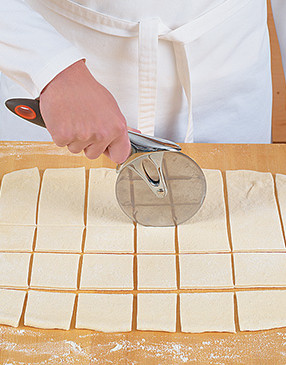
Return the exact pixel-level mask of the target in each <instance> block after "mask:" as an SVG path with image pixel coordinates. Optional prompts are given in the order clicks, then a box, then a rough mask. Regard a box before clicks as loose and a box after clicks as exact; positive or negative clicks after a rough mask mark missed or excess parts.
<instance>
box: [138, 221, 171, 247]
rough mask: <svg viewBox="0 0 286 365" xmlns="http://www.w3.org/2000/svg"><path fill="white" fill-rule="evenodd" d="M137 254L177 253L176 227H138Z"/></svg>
mask: <svg viewBox="0 0 286 365" xmlns="http://www.w3.org/2000/svg"><path fill="white" fill-rule="evenodd" d="M137 252H139V253H175V227H145V226H141V225H140V224H138V225H137Z"/></svg>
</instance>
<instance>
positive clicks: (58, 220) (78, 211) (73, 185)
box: [38, 167, 85, 226]
mask: <svg viewBox="0 0 286 365" xmlns="http://www.w3.org/2000/svg"><path fill="white" fill-rule="evenodd" d="M84 199H85V169H84V167H77V168H63V169H47V170H45V172H44V176H43V181H42V188H41V193H40V201H39V214H38V224H39V225H42V226H83V225H84V221H83V214H84Z"/></svg>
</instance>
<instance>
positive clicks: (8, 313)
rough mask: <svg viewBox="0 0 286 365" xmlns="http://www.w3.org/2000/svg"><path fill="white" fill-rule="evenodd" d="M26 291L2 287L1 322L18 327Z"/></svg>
mask: <svg viewBox="0 0 286 365" xmlns="http://www.w3.org/2000/svg"><path fill="white" fill-rule="evenodd" d="M25 296H26V292H25V291H22V290H5V289H0V323H1V324H7V325H9V326H13V327H17V326H18V325H19V321H20V317H21V314H22V310H23V305H24V299H25Z"/></svg>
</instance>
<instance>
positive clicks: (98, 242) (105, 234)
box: [84, 225, 134, 253]
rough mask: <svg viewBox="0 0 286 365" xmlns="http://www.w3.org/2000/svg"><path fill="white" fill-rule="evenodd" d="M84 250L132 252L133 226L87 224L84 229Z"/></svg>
mask: <svg viewBox="0 0 286 365" xmlns="http://www.w3.org/2000/svg"><path fill="white" fill-rule="evenodd" d="M84 251H85V252H95V253H98V252H103V253H104V252H111V253H116V252H122V253H133V252H134V227H133V225H127V226H112V225H110V226H89V227H87V230H86V239H85V245H84Z"/></svg>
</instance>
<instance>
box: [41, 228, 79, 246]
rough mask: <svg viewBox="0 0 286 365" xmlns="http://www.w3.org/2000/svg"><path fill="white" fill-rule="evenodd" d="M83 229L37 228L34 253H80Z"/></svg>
mask: <svg viewBox="0 0 286 365" xmlns="http://www.w3.org/2000/svg"><path fill="white" fill-rule="evenodd" d="M83 229H84V228H83V227H64V226H62V227H61V226H53V227H51V226H38V228H37V238H36V248H35V250H36V251H53V252H81V248H82V233H83Z"/></svg>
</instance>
